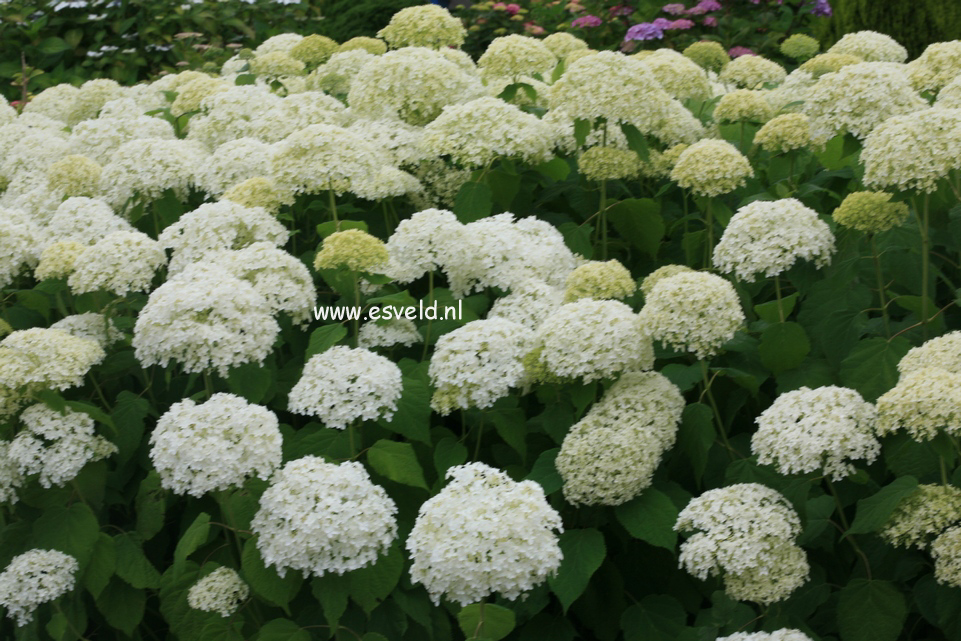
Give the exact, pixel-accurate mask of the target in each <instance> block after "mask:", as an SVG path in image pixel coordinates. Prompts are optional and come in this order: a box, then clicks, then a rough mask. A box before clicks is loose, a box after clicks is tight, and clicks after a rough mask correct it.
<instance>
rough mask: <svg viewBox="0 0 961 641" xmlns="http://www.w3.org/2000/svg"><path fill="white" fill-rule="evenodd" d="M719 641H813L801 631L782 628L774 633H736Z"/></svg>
mask: <svg viewBox="0 0 961 641" xmlns="http://www.w3.org/2000/svg"><path fill="white" fill-rule="evenodd" d="M717 641H813V640H812V639H811V637H809V636H808V635H806V634H804V633H803V632H801V631H800V630H793V629H789V628H781V629H780V630H775V631H774V632H735V633H734V634H729V635H727V636H726V637H718V639H717Z"/></svg>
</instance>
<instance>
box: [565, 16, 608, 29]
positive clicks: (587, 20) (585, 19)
mask: <svg viewBox="0 0 961 641" xmlns="http://www.w3.org/2000/svg"><path fill="white" fill-rule="evenodd" d="M603 22H604V21H603V20H601V19H600V18H598V17H597V16H590V15H588V16H581V17H580V18H577V19H576V20H573V21H572V22H571V26H572V27H576V28H580V27H585V28H589V27H599V26H601V24H603Z"/></svg>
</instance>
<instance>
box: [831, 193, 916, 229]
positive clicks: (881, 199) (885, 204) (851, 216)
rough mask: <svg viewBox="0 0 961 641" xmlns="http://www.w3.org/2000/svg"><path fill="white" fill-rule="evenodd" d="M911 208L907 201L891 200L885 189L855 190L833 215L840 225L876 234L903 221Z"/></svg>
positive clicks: (845, 198)
mask: <svg viewBox="0 0 961 641" xmlns="http://www.w3.org/2000/svg"><path fill="white" fill-rule="evenodd" d="M909 214H910V210H909V209H908V206H907V205H906V204H905V203H899V202H891V194H889V193H887V192H884V191H854V192H851V193H850V194H848V195H847V196H845V197H844V200H843V201H841V204H840V205H839V206H838V208H837V209H835V210H834V213H833V214H831V216H832V217H833V218H834V221H835V222H836V223H838V224H839V225H843V226H845V227H851V228H853V229H857V230H858V231H862V232H864V233H866V234H876V233H878V232H882V231H887V230H889V229H891V228H892V227H897V226H898V225H900V224H901V223H903V222H904V221H905V220H906V219H907V217H908V215H909Z"/></svg>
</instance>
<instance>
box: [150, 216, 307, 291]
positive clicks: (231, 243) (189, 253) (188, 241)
mask: <svg viewBox="0 0 961 641" xmlns="http://www.w3.org/2000/svg"><path fill="white" fill-rule="evenodd" d="M289 235H290V234H289V232H288V231H287V229H286V228H285V227H284V226H283V225H282V224H281V223H280V222H278V221H277V219H276V218H274V217H273V216H271V215H270V214H268V213H267V210H265V209H263V208H262V207H244V206H243V205H238V204H237V203H235V202H232V201H229V200H221V201H220V202H216V203H205V204H203V205H201V206H200V207H198V208H197V209H195V210H193V211H190V212H187V213H186V214H184V215H183V216H181V217H180V220H178V221H177V222H175V223H174V224H172V225H169V226H168V227H167V228H166V229H164V230H163V231H162V232H161V233H160V236H159V237H158V238H157V240H158V241H159V242H160V245H161V246H162V247H164V248H165V249H172V250H173V257H172V258H171V259H170V265H169V267H168V270H169V272H170V273H171V274H177V273H179V272H181V271H182V270H183V269H184V268H186V267H187V266H188V265H189V264H190V263H193V262H197V261H200V260H202V259H204V258H206V257H207V256H208V255H209V254H210V253H211V252H213V251H217V250H222V249H243V248H245V247H248V246H250V245H252V244H254V243H258V242H270V243H272V244H274V245H277V246H280V245H283V244H284V243H286V242H287V238H288V237H289Z"/></svg>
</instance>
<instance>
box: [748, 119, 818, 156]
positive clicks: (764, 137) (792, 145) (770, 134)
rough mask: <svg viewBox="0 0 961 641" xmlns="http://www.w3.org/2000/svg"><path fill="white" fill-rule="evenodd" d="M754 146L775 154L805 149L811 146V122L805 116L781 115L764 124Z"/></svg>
mask: <svg viewBox="0 0 961 641" xmlns="http://www.w3.org/2000/svg"><path fill="white" fill-rule="evenodd" d="M754 144H756V145H759V146H760V147H761V148H762V149H766V150H767V151H772V152H775V153H782V152H786V151H794V150H795V149H803V148H804V147H807V146H808V145H810V144H811V121H810V118H808V117H807V116H806V115H805V114H802V113H789V114H781V115H780V116H776V117H775V118H772V119H771V120H768V121H767V122H766V123H764V126H763V127H761V128H760V129H759V130H758V132H757V133H756V134H754Z"/></svg>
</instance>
